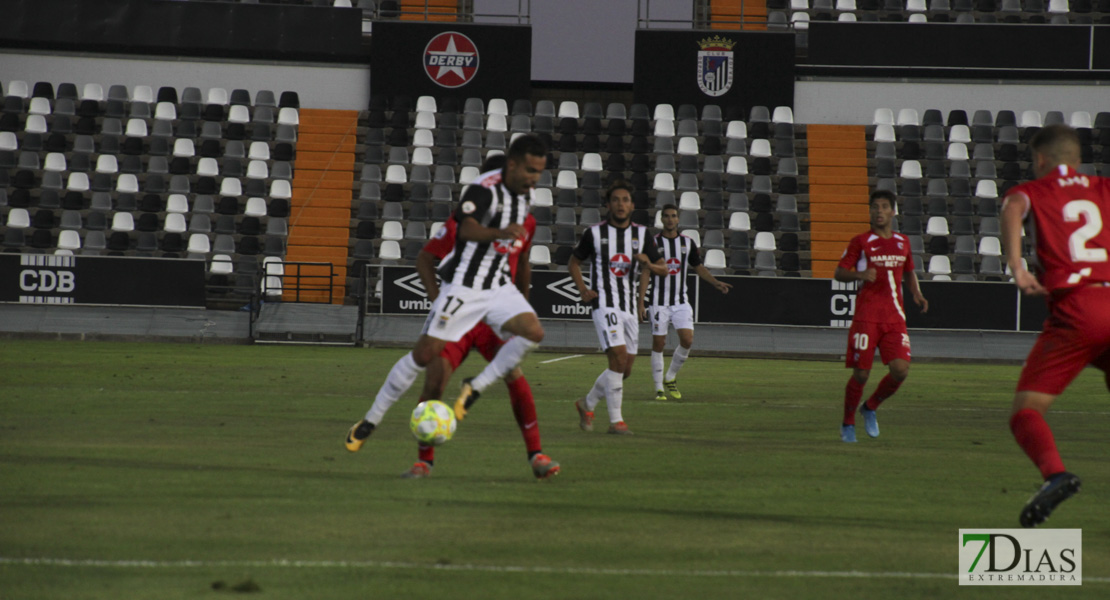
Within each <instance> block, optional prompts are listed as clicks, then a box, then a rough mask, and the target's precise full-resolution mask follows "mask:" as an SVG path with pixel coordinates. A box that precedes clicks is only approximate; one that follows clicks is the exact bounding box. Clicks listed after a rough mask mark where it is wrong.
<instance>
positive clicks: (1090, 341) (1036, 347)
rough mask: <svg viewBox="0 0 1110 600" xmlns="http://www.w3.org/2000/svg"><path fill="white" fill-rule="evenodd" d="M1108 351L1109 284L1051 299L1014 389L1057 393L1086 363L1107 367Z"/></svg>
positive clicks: (1109, 362)
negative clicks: (1042, 326) (1041, 328)
mask: <svg viewBox="0 0 1110 600" xmlns="http://www.w3.org/2000/svg"><path fill="white" fill-rule="evenodd" d="M1108 352H1110V287H1091V286H1088V287H1082V288H1079V289H1077V290H1075V291H1072V292H1069V293H1067V294H1066V295H1064V296H1061V297H1058V298H1054V299H1052V300H1051V301H1050V302H1049V314H1048V319H1046V320H1045V323H1044V329H1043V330H1042V331H1041V334H1040V335H1038V336H1037V343H1035V344H1033V349H1032V350H1030V351H1029V356H1028V357H1027V358H1026V359H1025V366H1023V367H1022V368H1021V378H1019V379H1018V385H1017V391H1019V392H1024V391H1030V392H1041V393H1044V394H1052V395H1054V396H1056V395H1059V394H1060V393H1061V392H1063V391H1064V389H1065V388H1067V387H1068V384H1070V383H1071V382H1072V380H1073V379H1075V377H1076V375H1079V372H1080V371H1082V370H1083V367H1085V366H1087V365H1088V364H1094V366H1096V367H1098V368H1100V369H1102V370H1103V371H1105V370H1106V369H1107V367H1110V356H1108V354H1107V353H1108Z"/></svg>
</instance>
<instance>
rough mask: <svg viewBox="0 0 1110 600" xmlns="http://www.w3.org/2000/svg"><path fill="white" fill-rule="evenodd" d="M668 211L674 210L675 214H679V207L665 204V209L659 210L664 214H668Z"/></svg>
mask: <svg viewBox="0 0 1110 600" xmlns="http://www.w3.org/2000/svg"><path fill="white" fill-rule="evenodd" d="M668 210H673V211H675V212H678V207H677V206H675V205H673V204H664V205H663V208H661V209H659V212H660V213H664V212H667V211H668Z"/></svg>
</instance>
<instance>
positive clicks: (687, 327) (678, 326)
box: [663, 315, 694, 400]
mask: <svg viewBox="0 0 1110 600" xmlns="http://www.w3.org/2000/svg"><path fill="white" fill-rule="evenodd" d="M676 316H678V315H676ZM675 332H676V333H678V347H677V348H675V349H674V354H673V355H671V366H670V368H668V369H667V375H666V377H665V378H664V379H663V385H665V386H667V393H668V394H670V395H671V396H673V397H674V398H675V399H676V400H681V399H682V392H680V391H678V371H679V370H680V369H682V365H684V364H686V359H687V358H689V356H690V347H691V346H693V345H694V328H693V320H692V319H691V320H690V321H689V322H688V323H679V322H677V321H676V323H675Z"/></svg>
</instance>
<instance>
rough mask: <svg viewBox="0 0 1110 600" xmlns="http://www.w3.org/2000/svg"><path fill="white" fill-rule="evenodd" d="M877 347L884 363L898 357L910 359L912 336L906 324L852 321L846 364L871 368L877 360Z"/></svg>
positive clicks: (851, 366)
mask: <svg viewBox="0 0 1110 600" xmlns="http://www.w3.org/2000/svg"><path fill="white" fill-rule="evenodd" d="M875 348H878V349H879V356H880V357H881V358H882V359H883V364H884V365H885V364H889V363H890V361H892V360H894V359H896V358H900V359H902V360H905V361H908V360H910V336H909V334H908V333H906V324H905V323H870V322H867V321H852V327H851V328H849V329H848V352H847V354H845V361H844V364H845V366H847V367H848V368H851V369H863V370H865V371H867V370H870V369H871V363H872V362H873V361H874V360H875Z"/></svg>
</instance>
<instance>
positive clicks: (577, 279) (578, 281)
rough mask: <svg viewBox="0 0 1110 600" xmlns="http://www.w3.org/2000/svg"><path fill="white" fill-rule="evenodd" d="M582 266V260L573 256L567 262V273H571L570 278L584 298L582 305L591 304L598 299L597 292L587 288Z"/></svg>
mask: <svg viewBox="0 0 1110 600" xmlns="http://www.w3.org/2000/svg"><path fill="white" fill-rule="evenodd" d="M580 264H582V259H580V258H578V256H577V255H574V254H571V255H570V260H569V261H567V273H570V278H571V279H573V280H574V285H575V287H577V288H578V295H579V296H581V297H582V304H589V303H590V302H593V301H594V300H596V299H597V292H595V291H593V290H591V289H590V288H588V287H586V282H585V280H583V279H582V267H580V266H579V265H580Z"/></svg>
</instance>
